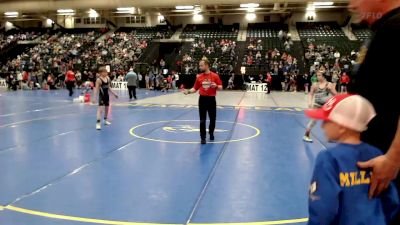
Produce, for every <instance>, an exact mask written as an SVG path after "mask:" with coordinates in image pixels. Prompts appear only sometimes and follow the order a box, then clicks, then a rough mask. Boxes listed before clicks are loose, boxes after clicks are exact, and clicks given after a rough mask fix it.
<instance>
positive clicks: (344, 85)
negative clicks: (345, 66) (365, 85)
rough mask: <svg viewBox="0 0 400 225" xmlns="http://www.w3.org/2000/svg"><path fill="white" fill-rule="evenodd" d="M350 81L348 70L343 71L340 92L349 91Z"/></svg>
mask: <svg viewBox="0 0 400 225" xmlns="http://www.w3.org/2000/svg"><path fill="white" fill-rule="evenodd" d="M349 83H350V77H349V75H347V73H346V72H344V73H343V75H342V77H341V78H340V92H342V93H344V92H347V85H348V84H349Z"/></svg>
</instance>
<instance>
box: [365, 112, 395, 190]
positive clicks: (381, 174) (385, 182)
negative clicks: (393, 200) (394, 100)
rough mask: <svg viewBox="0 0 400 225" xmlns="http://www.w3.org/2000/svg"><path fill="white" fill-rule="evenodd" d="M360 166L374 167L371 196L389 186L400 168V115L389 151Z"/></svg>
mask: <svg viewBox="0 0 400 225" xmlns="http://www.w3.org/2000/svg"><path fill="white" fill-rule="evenodd" d="M358 166H359V167H360V168H362V169H367V168H372V171H373V172H372V176H371V187H370V189H369V197H370V198H372V197H374V196H377V195H379V194H380V193H382V191H383V190H385V189H386V188H387V187H389V185H390V182H391V181H392V180H394V179H395V178H396V177H397V174H398V172H399V169H400V116H399V120H398V123H397V131H396V135H395V137H394V139H393V141H392V144H391V146H390V148H389V151H388V152H387V153H386V154H385V155H382V156H379V157H377V158H374V159H371V160H369V161H367V162H359V163H358Z"/></svg>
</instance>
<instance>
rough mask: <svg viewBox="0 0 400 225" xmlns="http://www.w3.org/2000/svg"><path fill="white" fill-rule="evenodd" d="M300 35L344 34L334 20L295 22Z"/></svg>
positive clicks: (342, 35)
mask: <svg viewBox="0 0 400 225" xmlns="http://www.w3.org/2000/svg"><path fill="white" fill-rule="evenodd" d="M296 27H297V30H298V32H299V35H300V37H302V38H304V37H305V38H307V37H345V36H346V35H345V34H344V32H343V31H342V29H341V28H340V26H339V25H338V24H337V23H336V22H320V23H317V22H315V23H304V22H298V23H296Z"/></svg>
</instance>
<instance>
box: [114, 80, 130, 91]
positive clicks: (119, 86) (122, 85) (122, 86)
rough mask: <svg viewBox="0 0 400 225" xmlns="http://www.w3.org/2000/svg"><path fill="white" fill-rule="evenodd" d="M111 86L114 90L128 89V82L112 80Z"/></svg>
mask: <svg viewBox="0 0 400 225" xmlns="http://www.w3.org/2000/svg"><path fill="white" fill-rule="evenodd" d="M111 88H112V89H115V90H128V82H126V81H113V82H111Z"/></svg>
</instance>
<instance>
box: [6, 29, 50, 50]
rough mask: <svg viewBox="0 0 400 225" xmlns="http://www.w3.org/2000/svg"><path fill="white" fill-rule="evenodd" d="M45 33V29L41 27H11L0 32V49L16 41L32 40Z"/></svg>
mask: <svg viewBox="0 0 400 225" xmlns="http://www.w3.org/2000/svg"><path fill="white" fill-rule="evenodd" d="M45 33H46V29H42V28H28V29H23V30H19V29H12V30H9V31H7V32H2V33H0V51H1V50H3V49H5V48H6V47H7V46H8V45H10V44H14V43H16V42H17V41H32V40H35V39H37V38H38V37H40V36H41V35H43V34H45Z"/></svg>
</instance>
